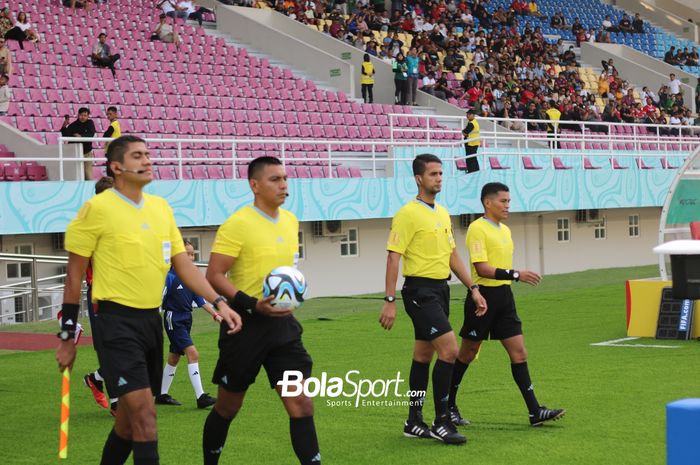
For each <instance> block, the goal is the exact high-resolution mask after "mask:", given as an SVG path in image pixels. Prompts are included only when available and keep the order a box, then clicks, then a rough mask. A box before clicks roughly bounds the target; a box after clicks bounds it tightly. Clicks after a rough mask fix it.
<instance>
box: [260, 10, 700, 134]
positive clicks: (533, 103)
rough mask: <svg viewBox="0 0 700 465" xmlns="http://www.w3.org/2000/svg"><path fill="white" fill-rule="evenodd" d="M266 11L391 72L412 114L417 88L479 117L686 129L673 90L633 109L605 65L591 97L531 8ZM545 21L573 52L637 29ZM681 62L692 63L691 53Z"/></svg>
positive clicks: (679, 97)
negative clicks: (571, 38)
mask: <svg viewBox="0 0 700 465" xmlns="http://www.w3.org/2000/svg"><path fill="white" fill-rule="evenodd" d="M270 6H272V7H274V8H275V9H276V10H277V11H279V12H281V13H283V14H285V15H287V16H290V17H291V18H293V19H296V20H298V21H300V22H302V23H306V24H312V25H317V27H319V29H322V30H323V32H324V33H326V34H328V35H330V36H332V37H335V38H336V39H338V40H342V41H344V42H347V43H348V44H351V45H353V46H355V47H357V48H360V49H362V50H364V52H365V53H368V54H370V55H373V56H375V57H377V58H379V59H382V60H384V61H386V62H387V63H391V64H392V70H393V73H394V83H395V102H396V103H398V104H404V105H413V104H415V103H416V97H415V95H416V93H415V89H416V87H417V84H418V83H421V89H422V90H424V91H425V92H427V93H429V94H431V95H434V96H436V97H438V98H441V99H444V100H448V101H450V102H451V103H455V104H458V105H460V106H461V107H463V108H468V109H473V110H474V111H475V112H476V114H477V115H479V116H482V117H485V116H495V117H501V118H507V119H509V120H510V119H516V118H525V119H549V118H548V113H547V110H548V109H550V108H553V109H556V110H557V111H558V112H560V114H561V119H562V120H572V121H587V122H595V121H608V122H623V121H624V122H639V123H657V124H662V123H671V124H692V121H693V120H692V118H691V114H690V110H689V109H688V108H687V107H686V105H685V103H686V102H684V98H683V94H682V93H681V91H680V89H676V88H675V86H670V85H667V86H664V87H662V88H661V89H660V90H659V92H658V94H655V96H654V97H652V98H651V99H649V98H648V96H642V95H639V100H638V99H635V97H634V95H635V91H634V89H633V88H632V86H631V85H630V84H629V83H628V82H626V81H625V80H623V79H622V78H621V76H620V75H619V73H618V71H617V69H615V67H614V65H613V62H612V60H609V62H606V63H604V71H603V73H602V74H601V75H600V78H599V82H598V89H597V92H596V89H590V88H587V86H586V84H585V82H584V80H582V78H581V76H580V75H579V71H580V70H579V68H578V66H579V64H578V63H577V60H576V52H575V50H574V47H573V45H570V44H565V43H564V42H563V41H561V40H559V41H558V42H556V43H553V41H551V40H548V39H546V38H545V36H544V34H543V32H542V30H541V29H540V27H536V26H533V25H532V23H531V22H530V18H532V17H543V15H542V14H541V13H540V11H539V8H538V6H537V2H536V0H531V1H521V0H514V1H513V2H512V3H511V4H510V6H509V8H504V7H500V6H499V7H498V8H493V7H492V6H491V5H490V4H489V2H488V0H419V1H410V0H409V1H399V0H397V1H394V2H393V3H392V10H391V12H389V11H385V10H384V8H383V5H382V6H380V7H379V8H377V7H376V6H375V5H373V4H370V3H369V1H368V0H360V1H358V2H357V3H356V4H355V7H354V9H353V10H352V11H350V12H349V14H348V15H344V14H343V9H344V7H345V4H343V5H342V7H339V6H338V5H337V2H336V4H333V3H329V2H327V1H326V0H298V1H297V0H275V3H274V4H271V5H270ZM548 20H549V22H550V25H551V26H552V27H554V28H557V29H571V30H572V32H573V33H574V35H575V37H576V38H577V45H580V43H581V42H586V41H590V42H593V41H601V42H609V41H610V33H611V32H623V33H629V34H637V33H643V32H644V27H645V25H644V21H643V20H642V19H641V17H640V16H639V14H636V15H635V16H634V18H631V17H629V16H628V15H624V16H623V17H622V19H621V20H620V21H619V23H618V24H613V23H612V22H611V21H610V18H609V17H607V18H606V19H605V20H604V21H603V23H602V24H601V26H600V28H599V29H597V30H594V29H588V30H587V29H586V28H584V26H583V25H582V24H581V22H580V20H579V19H578V18H575V20H574V21H573V23H572V24H567V22H566V20H565V18H564V15H563V14H562V13H561V12H557V13H555V14H554V15H552V17H551V18H548ZM376 32H379V33H382V32H385V33H386V35H385V34H376ZM379 37H382V39H381V40H380V39H378V38H379ZM402 38H403V39H404V40H406V42H407V43H404V40H402ZM406 38H408V39H406ZM406 49H408V53H407V54H405V51H406ZM695 55H697V52H695ZM682 56H683V57H684V59H686V60H687V59H688V57H690V58H691V60H692V56H693V51H691V52H687V53H685V54H683V52H682ZM608 63H610V66H609V67H608ZM671 81H672V80H671ZM671 81H669V83H670V82H671ZM630 99H632V100H630ZM550 113H551V112H550ZM505 124H506V125H507V126H509V127H511V128H512V129H520V126H522V125H521V124H519V123H517V122H515V121H513V122H506V123H505ZM529 126H531V129H543V130H544V129H545V127H544V126H542V127H540V126H539V125H535V124H532V125H529ZM576 127H578V126H576ZM576 127H573V128H572V129H575V128H576ZM600 130H605V126H602V125H601V126H600Z"/></svg>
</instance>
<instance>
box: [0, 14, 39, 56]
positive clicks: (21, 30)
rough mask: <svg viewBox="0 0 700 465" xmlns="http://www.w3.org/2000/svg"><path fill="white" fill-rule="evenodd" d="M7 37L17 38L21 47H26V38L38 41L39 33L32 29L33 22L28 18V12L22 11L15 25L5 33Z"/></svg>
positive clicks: (8, 38)
mask: <svg viewBox="0 0 700 465" xmlns="http://www.w3.org/2000/svg"><path fill="white" fill-rule="evenodd" d="M5 39H6V40H16V41H17V42H18V43H19V48H21V49H24V41H25V40H28V41H30V42H38V41H39V35H38V34H37V33H36V31H35V30H34V29H32V24H31V23H30V22H29V20H28V19H27V14H26V13H25V12H24V11H20V13H19V14H18V15H17V21H16V22H15V25H14V27H13V28H12V29H10V30H9V31H7V32H6V33H5Z"/></svg>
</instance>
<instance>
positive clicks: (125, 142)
mask: <svg viewBox="0 0 700 465" xmlns="http://www.w3.org/2000/svg"><path fill="white" fill-rule="evenodd" d="M135 142H143V143H144V144H145V143H146V141H145V140H143V139H141V138H140V137H137V136H121V137H117V138H116V139H114V140H113V141H111V142H110V143H109V147H107V153H106V154H105V155H106V156H107V176H109V177H112V178H114V172H112V169H111V168H110V167H109V164H110V163H112V162H113V161H118V162H119V163H124V154H125V153H126V150H127V148H128V147H129V144H132V143H135Z"/></svg>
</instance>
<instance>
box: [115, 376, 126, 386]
mask: <svg viewBox="0 0 700 465" xmlns="http://www.w3.org/2000/svg"><path fill="white" fill-rule="evenodd" d="M127 384H128V382H127V381H126V380H125V379H124V378H122V377H121V376H120V377H119V382H118V383H117V386H119V387H122V386H126V385H127Z"/></svg>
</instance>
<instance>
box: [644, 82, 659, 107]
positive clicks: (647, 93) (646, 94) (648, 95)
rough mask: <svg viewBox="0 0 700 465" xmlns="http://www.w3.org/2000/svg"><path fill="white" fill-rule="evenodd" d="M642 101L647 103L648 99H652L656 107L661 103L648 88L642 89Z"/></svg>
mask: <svg viewBox="0 0 700 465" xmlns="http://www.w3.org/2000/svg"><path fill="white" fill-rule="evenodd" d="M641 97H642V101H643V102H646V101H647V99H651V101H652V103H653V104H654V105H656V104H657V103H658V102H659V97H657V96H656V94H655V93H654V91H652V90H649V88H648V87H647V86H644V87H642V95H641Z"/></svg>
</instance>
